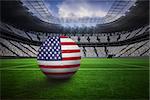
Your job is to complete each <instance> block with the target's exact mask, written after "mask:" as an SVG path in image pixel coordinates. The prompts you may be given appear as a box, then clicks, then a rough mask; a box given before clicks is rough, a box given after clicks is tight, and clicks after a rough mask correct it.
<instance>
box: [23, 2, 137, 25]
mask: <svg viewBox="0 0 150 100" xmlns="http://www.w3.org/2000/svg"><path fill="white" fill-rule="evenodd" d="M21 1H22V3H23V5H24V6H25V7H27V8H28V9H29V10H28V11H29V12H32V14H33V15H34V16H37V17H38V18H39V19H41V20H43V21H45V22H48V23H55V24H60V25H62V26H69V27H70V26H72V27H74V26H78V27H79V26H96V24H105V23H110V22H113V21H115V20H116V19H118V18H120V17H121V16H125V13H126V12H129V8H130V7H132V6H133V5H135V2H136V0H21Z"/></svg>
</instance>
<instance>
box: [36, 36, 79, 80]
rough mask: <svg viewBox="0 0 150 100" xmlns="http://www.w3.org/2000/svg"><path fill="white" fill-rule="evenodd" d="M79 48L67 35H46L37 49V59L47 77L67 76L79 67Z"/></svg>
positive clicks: (58, 77)
mask: <svg viewBox="0 0 150 100" xmlns="http://www.w3.org/2000/svg"><path fill="white" fill-rule="evenodd" d="M80 59H81V54H80V48H79V46H78V45H77V44H76V43H75V42H74V41H73V40H72V39H70V38H68V37H67V36H55V37H48V39H47V40H46V41H45V42H43V43H42V45H41V46H40V48H39V50H38V55H37V61H38V64H39V67H40V69H41V71H42V72H43V73H44V74H45V75H46V76H47V77H48V78H57V79H62V78H69V77H71V76H72V75H73V74H74V73H75V72H76V71H77V70H78V69H79V67H80Z"/></svg>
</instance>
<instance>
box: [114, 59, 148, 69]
mask: <svg viewBox="0 0 150 100" xmlns="http://www.w3.org/2000/svg"><path fill="white" fill-rule="evenodd" d="M118 62H120V61H119V60H118ZM118 62H116V64H118V65H124V66H134V67H142V68H143V67H145V66H141V65H134V64H130V63H124V62H123V63H122V62H120V63H118Z"/></svg>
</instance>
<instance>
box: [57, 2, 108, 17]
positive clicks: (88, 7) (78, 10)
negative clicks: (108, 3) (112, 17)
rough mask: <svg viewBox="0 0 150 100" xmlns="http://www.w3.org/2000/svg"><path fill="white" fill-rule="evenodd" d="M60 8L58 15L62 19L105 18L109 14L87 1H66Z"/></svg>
mask: <svg viewBox="0 0 150 100" xmlns="http://www.w3.org/2000/svg"><path fill="white" fill-rule="evenodd" d="M57 7H58V15H59V17H62V18H72V19H73V18H83V17H90V18H91V17H104V16H105V15H106V14H107V12H106V11H103V10H102V9H99V8H98V6H97V5H95V4H93V3H90V2H87V1H85V0H77V1H76V0H65V1H63V2H62V3H61V4H60V5H58V6H57Z"/></svg>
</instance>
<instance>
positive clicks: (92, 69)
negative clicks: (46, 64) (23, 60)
mask: <svg viewBox="0 0 150 100" xmlns="http://www.w3.org/2000/svg"><path fill="white" fill-rule="evenodd" d="M0 70H22V71H25V70H29V71H30V70H40V68H15V69H0ZM79 70H81V71H84V70H90V71H97V70H98V71H100V70H116V71H117V70H149V69H144V68H80V69H79Z"/></svg>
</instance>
